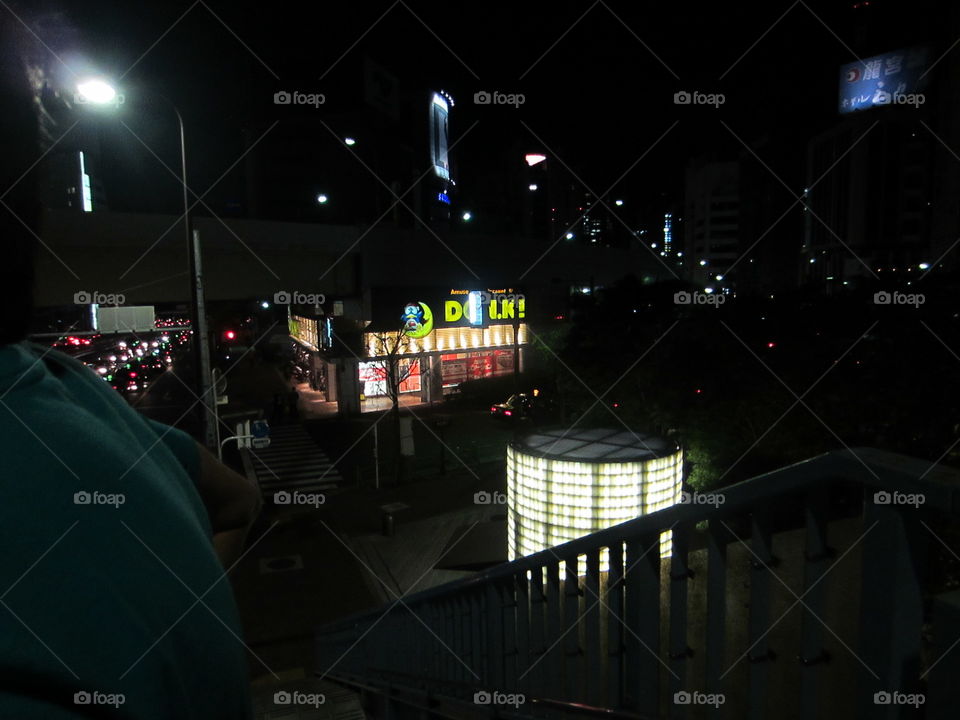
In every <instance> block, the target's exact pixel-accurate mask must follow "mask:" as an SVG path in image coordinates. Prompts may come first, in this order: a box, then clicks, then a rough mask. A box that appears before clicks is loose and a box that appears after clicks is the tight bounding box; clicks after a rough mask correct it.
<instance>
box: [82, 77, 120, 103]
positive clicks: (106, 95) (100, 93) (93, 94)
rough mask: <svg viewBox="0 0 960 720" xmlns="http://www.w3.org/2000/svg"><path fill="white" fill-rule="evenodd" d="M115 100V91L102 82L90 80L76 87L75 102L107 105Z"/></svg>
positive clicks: (108, 84) (94, 79) (95, 79)
mask: <svg viewBox="0 0 960 720" xmlns="http://www.w3.org/2000/svg"><path fill="white" fill-rule="evenodd" d="M116 98H117V91H116V89H115V88H114V87H113V86H112V85H110V83H108V82H106V81H104V80H100V79H98V78H92V79H90V80H84V81H83V82H81V83H79V84H78V85H77V100H78V101H79V102H84V103H93V104H94V105H109V104H110V103H112V102H113V101H114V100H116Z"/></svg>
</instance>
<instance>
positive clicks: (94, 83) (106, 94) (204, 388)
mask: <svg viewBox="0 0 960 720" xmlns="http://www.w3.org/2000/svg"><path fill="white" fill-rule="evenodd" d="M117 97H118V96H117V92H116V89H115V88H114V87H113V86H111V85H110V84H109V83H107V82H105V81H103V80H96V79H94V80H88V81H86V82H82V83H80V84H79V85H78V86H77V98H78V99H80V98H82V100H81V102H84V103H93V104H96V105H109V104H111V103H114V102H116V101H117ZM160 97H161V98H162V99H163V100H165V101H166V102H167V103H169V105H170V107H171V108H173V112H174V115H176V116H177V128H178V129H179V131H180V184H181V185H182V186H183V224H184V234H185V236H186V240H187V258H188V273H189V275H190V326H191V332H192V334H193V347H192V355H193V366H194V380H195V383H194V384H195V386H196V388H197V397H198V398H199V400H200V412H199V415H200V428H201V433H202V435H203V440H204V444H206V446H207V447H209V448H210V449H213V448H215V447H216V445H217V440H216V437H217V434H216V432H217V425H216V423H217V420H216V414H215V413H214V411H213V410H212V409H211V407H210V406H211V405H215V404H216V402H217V398H216V395H215V394H214V393H213V392H212V391H211V387H212V377H211V368H210V342H209V340H210V333H209V330H208V327H207V314H206V309H205V305H204V298H203V274H202V271H201V259H200V257H201V254H200V235H199V233H198V232H197V231H195V230H194V229H193V222H192V219H191V217H190V195H189V190H188V188H187V138H186V131H185V129H184V124H183V115H181V114H180V109H179V108H178V107H177V106H176V104H175V103H173V102H172V101H171V100H170V99H169V98H167V97H164V96H163V95H160ZM120 102H122V100H121V101H120Z"/></svg>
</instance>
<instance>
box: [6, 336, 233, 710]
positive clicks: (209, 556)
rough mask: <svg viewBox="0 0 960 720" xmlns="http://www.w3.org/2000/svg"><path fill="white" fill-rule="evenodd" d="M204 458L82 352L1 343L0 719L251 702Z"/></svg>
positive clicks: (205, 707)
mask: <svg viewBox="0 0 960 720" xmlns="http://www.w3.org/2000/svg"><path fill="white" fill-rule="evenodd" d="M199 464H200V459H199V455H198V453H197V449H196V445H195V443H194V441H193V440H192V438H190V436H189V435H187V434H185V433H183V432H181V431H179V430H176V429H173V428H170V427H168V426H165V425H161V424H160V423H155V422H152V421H150V420H148V419H146V418H144V417H143V416H141V415H140V414H138V413H137V412H136V411H135V410H133V409H132V408H131V407H130V406H129V405H128V404H127V403H126V402H125V401H124V399H123V398H122V397H120V395H118V394H117V393H116V392H115V391H114V390H113V389H112V388H111V387H110V386H109V385H108V384H107V383H105V382H104V381H103V380H101V379H100V378H99V377H97V376H96V375H95V374H94V373H93V372H91V371H90V370H89V369H88V368H86V367H85V366H84V365H82V364H81V363H79V362H77V361H76V360H73V359H72V358H69V357H67V356H65V355H63V354H60V353H57V352H55V351H53V352H52V351H49V349H47V348H43V347H39V346H32V345H28V344H20V345H12V346H6V347H0V718H16V719H17V720H32V719H33V718H38V719H39V718H43V719H44V720H60V719H61V718H87V717H91V718H93V717H114V718H137V719H138V720H139V719H141V718H143V719H148V718H149V719H153V718H156V719H157V720H159V719H160V718H164V719H165V720H168V719H170V718H177V719H178V720H180V719H191V718H196V719H197V720H200V719H201V718H202V719H203V720H214V719H216V718H223V719H224V720H226V719H227V718H229V720H237V719H243V718H249V717H251V709H250V696H249V681H248V669H247V664H246V657H245V650H244V646H243V644H242V643H241V639H240V638H242V637H243V635H242V631H241V629H240V623H239V619H238V613H237V608H236V603H235V601H234V598H233V595H232V591H231V588H230V583H229V580H228V579H227V578H226V577H224V576H223V568H222V567H221V565H220V563H219V562H218V560H217V557H216V554H215V553H214V550H213V547H212V545H211V526H210V521H209V518H208V516H207V513H206V511H205V509H204V506H203V503H202V502H201V499H200V496H199V494H198V493H197V490H196V486H195V484H194V478H196V477H197V474H198V471H199ZM121 500H122V502H121ZM85 501H89V502H85ZM197 597H201V598H202V602H197V599H196V598H197ZM121 695H122V702H121V698H120V696H121ZM85 700H89V702H88V703H87V702H84V701H85ZM115 705H118V707H114V706H115Z"/></svg>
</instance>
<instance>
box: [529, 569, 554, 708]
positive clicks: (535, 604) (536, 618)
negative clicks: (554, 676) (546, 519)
mask: <svg viewBox="0 0 960 720" xmlns="http://www.w3.org/2000/svg"><path fill="white" fill-rule="evenodd" d="M547 616H548V613H547V598H546V595H545V594H544V587H543V568H539V567H538V568H535V569H534V570H531V571H530V656H529V657H530V664H529V665H528V666H527V667H526V668H524V670H523V672H524V673H526V677H525V679H527V680H528V682H529V688H530V694H531V695H537V696H544V695H545V694H546V689H545V687H544V682H543V675H544V669H545V667H546V663H547V658H546V657H545V655H546V652H547V644H546V633H545V626H546V622H547Z"/></svg>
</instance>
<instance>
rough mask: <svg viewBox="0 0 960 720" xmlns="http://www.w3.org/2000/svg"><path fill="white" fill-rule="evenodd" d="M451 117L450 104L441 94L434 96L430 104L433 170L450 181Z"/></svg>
mask: <svg viewBox="0 0 960 720" xmlns="http://www.w3.org/2000/svg"><path fill="white" fill-rule="evenodd" d="M449 115H450V104H449V103H448V102H447V99H446V98H445V97H443V96H442V95H440V94H439V93H434V94H433V100H432V101H431V102H430V160H431V162H432V163H433V170H434V172H436V174H437V176H438V177H441V178H443V179H444V180H449V179H450V158H449V157H447V144H448V141H449V137H450V135H449V132H448V128H447V119H448V117H449Z"/></svg>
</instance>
